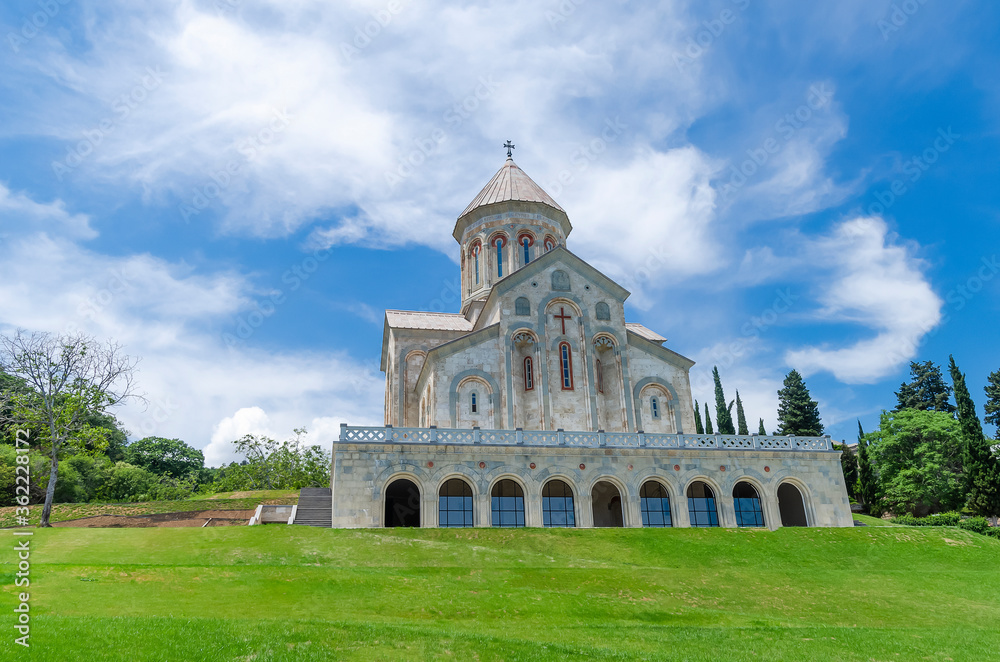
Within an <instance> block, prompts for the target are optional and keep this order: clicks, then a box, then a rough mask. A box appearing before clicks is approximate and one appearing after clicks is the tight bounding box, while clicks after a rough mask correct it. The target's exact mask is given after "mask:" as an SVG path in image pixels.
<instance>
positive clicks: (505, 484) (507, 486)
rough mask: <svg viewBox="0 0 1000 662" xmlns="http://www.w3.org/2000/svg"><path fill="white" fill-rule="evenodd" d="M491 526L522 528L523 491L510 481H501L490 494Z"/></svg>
mask: <svg viewBox="0 0 1000 662" xmlns="http://www.w3.org/2000/svg"><path fill="white" fill-rule="evenodd" d="M490 501H491V509H492V511H493V517H492V520H493V526H498V527H503V528H514V527H522V526H524V490H522V489H521V486H520V485H518V484H517V483H515V482H514V481H512V480H506V479H505V480H501V481H498V482H497V484H496V485H494V486H493V491H492V492H491V494H490Z"/></svg>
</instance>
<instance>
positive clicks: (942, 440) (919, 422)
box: [866, 409, 963, 515]
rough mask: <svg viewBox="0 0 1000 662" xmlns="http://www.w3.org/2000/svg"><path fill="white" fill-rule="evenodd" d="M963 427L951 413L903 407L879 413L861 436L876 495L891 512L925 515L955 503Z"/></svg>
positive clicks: (958, 491) (959, 481) (959, 490)
mask: <svg viewBox="0 0 1000 662" xmlns="http://www.w3.org/2000/svg"><path fill="white" fill-rule="evenodd" d="M961 438H962V431H961V428H960V426H959V424H958V422H957V421H956V420H955V419H954V418H952V417H951V415H950V414H947V413H945V412H941V411H930V410H919V409H904V410H902V411H897V412H882V419H881V424H880V426H879V429H878V430H876V431H874V432H871V433H869V434H868V435H866V439H867V440H868V441H869V442H870V445H869V447H868V454H869V459H870V461H871V462H872V463H873V464H875V466H876V467H877V468H878V495H877V496H878V498H879V499H880V500H881V502H882V503H884V504H885V505H886V506H887V507H888V508H889V510H892V512H894V513H896V514H900V513H902V512H904V511H905V512H910V513H912V514H914V515H926V514H927V513H929V512H942V511H947V510H953V509H955V508H957V507H959V506H960V505H961V504H962V501H963V495H962V483H963V477H962V464H961V457H960V448H961V444H960V440H961Z"/></svg>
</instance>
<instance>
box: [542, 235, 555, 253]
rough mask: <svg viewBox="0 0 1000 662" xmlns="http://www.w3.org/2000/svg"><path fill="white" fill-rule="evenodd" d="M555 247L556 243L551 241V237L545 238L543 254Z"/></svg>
mask: <svg viewBox="0 0 1000 662" xmlns="http://www.w3.org/2000/svg"><path fill="white" fill-rule="evenodd" d="M555 247H556V242H555V241H554V240H553V239H552V237H546V238H545V252H546V253H548V252H549V251H550V250H552V249H553V248H555Z"/></svg>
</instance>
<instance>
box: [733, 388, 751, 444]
mask: <svg viewBox="0 0 1000 662" xmlns="http://www.w3.org/2000/svg"><path fill="white" fill-rule="evenodd" d="M736 424H737V428H736V433H737V434H750V428H748V427H747V415H746V414H745V413H744V412H743V401H742V400H740V392H739V391H736Z"/></svg>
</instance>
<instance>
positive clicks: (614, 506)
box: [590, 480, 625, 527]
mask: <svg viewBox="0 0 1000 662" xmlns="http://www.w3.org/2000/svg"><path fill="white" fill-rule="evenodd" d="M590 496H591V502H592V503H593V510H594V526H595V527H623V526H625V516H624V514H623V513H622V495H621V492H619V491H618V488H617V487H615V486H614V485H613V484H611V483H609V482H608V481H606V480H602V481H600V482H599V483H597V484H596V485H594V489H593V490H591V491H590Z"/></svg>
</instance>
